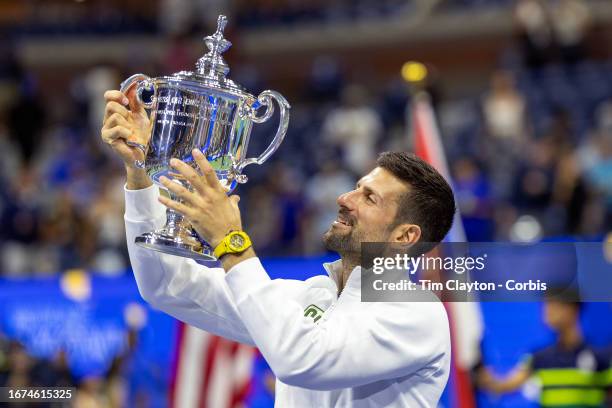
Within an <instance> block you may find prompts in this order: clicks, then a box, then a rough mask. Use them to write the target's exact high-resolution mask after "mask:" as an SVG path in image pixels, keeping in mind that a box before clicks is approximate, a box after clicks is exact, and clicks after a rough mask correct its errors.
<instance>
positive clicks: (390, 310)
mask: <svg viewBox="0 0 612 408" xmlns="http://www.w3.org/2000/svg"><path fill="white" fill-rule="evenodd" d="M158 195H159V190H158V188H157V187H149V188H147V189H143V190H126V193H125V198H126V210H125V224H126V232H127V242H128V250H129V254H130V260H131V263H132V268H133V270H134V276H135V277H136V282H137V284H138V289H139V291H140V294H141V295H142V297H143V298H144V299H145V300H146V301H147V302H149V303H150V304H151V306H153V307H155V308H157V309H160V310H163V311H164V312H166V313H168V314H170V315H172V316H174V317H176V318H177V319H180V320H182V321H184V322H186V323H188V324H190V325H193V326H195V327H199V328H201V329H203V330H206V331H208V332H210V333H214V334H217V335H219V336H223V337H226V338H228V339H231V340H236V341H239V342H242V343H247V344H251V345H256V346H257V347H258V348H259V350H260V351H261V353H262V354H263V356H264V357H265V359H266V361H267V362H268V363H269V365H270V367H271V368H272V371H273V372H274V374H275V375H276V377H277V381H276V405H275V406H276V407H281V408H294V407H295V408H310V407H313V408H323V407H376V408H378V407H410V408H414V407H428V408H430V407H435V406H437V404H438V399H439V398H440V394H441V393H442V390H443V389H444V387H445V385H446V381H447V379H448V372H449V365H450V335H449V325H448V320H447V316H446V313H445V310H444V307H443V306H442V304H441V303H439V302H403V303H402V302H398V303H391V302H378V303H362V302H361V298H360V294H361V292H360V279H361V276H360V270H359V269H356V270H354V271H353V273H352V274H351V276H350V278H349V279H348V282H347V283H346V287H345V288H344V290H343V291H342V293H341V294H340V296H338V295H337V293H338V289H337V283H336V282H337V272H338V270H339V267H340V261H338V262H334V263H332V264H326V265H325V268H326V269H327V272H328V274H329V277H327V276H316V277H313V278H310V279H308V280H306V281H298V280H289V279H275V280H271V279H270V278H269V277H268V275H267V273H266V271H265V270H264V268H263V267H262V265H261V263H260V261H259V259H258V258H252V259H248V260H246V261H244V262H241V263H240V264H238V265H236V266H235V267H234V268H232V270H230V271H229V273H227V274H226V273H225V272H224V271H223V270H222V269H221V268H207V267H205V266H202V265H200V264H197V263H196V262H194V261H192V260H189V259H185V258H180V257H176V256H171V255H165V254H161V253H159V252H155V251H151V250H147V249H143V248H140V247H138V246H136V245H135V244H134V238H135V237H136V236H138V235H139V234H141V233H143V232H146V231H151V230H153V229H156V228H159V227H160V226H162V225H163V223H164V221H165V207H164V206H163V205H161V204H160V203H158V201H157V197H158Z"/></svg>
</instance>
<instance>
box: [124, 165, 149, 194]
mask: <svg viewBox="0 0 612 408" xmlns="http://www.w3.org/2000/svg"><path fill="white" fill-rule="evenodd" d="M125 170H126V174H127V181H126V186H127V188H128V190H142V189H143V188H147V187H150V186H151V185H152V184H153V182H152V181H151V178H150V177H149V176H148V175H147V172H146V171H145V170H144V169H136V168H133V167H126V169H125Z"/></svg>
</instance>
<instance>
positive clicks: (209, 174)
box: [191, 149, 222, 189]
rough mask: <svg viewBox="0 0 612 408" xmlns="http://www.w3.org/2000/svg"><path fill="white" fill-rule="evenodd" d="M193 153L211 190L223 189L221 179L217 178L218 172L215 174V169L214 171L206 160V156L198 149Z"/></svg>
mask: <svg viewBox="0 0 612 408" xmlns="http://www.w3.org/2000/svg"><path fill="white" fill-rule="evenodd" d="M191 153H192V154H193V158H194V160H195V162H196V163H197V165H198V167H199V168H200V171H201V172H202V174H203V175H204V179H205V180H206V183H207V184H208V185H209V186H210V187H211V188H214V189H221V188H222V187H221V183H220V182H219V179H218V178H217V172H215V169H213V168H212V166H211V165H210V163H209V162H208V160H206V156H204V154H203V153H202V152H201V151H199V150H198V149H193V151H192V152H191Z"/></svg>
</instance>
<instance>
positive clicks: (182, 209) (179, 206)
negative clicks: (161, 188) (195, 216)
mask: <svg viewBox="0 0 612 408" xmlns="http://www.w3.org/2000/svg"><path fill="white" fill-rule="evenodd" d="M159 202H160V203H162V204H163V205H165V206H166V207H168V208H171V209H173V210H175V211H177V212H178V213H180V214H183V215H184V216H185V217H187V218H189V216H190V214H191V208H189V207H187V206H186V205H185V204H183V203H179V202H178V201H174V200H172V199H170V198H168V197H164V196H162V195H160V196H159Z"/></svg>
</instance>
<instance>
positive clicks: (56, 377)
mask: <svg viewBox="0 0 612 408" xmlns="http://www.w3.org/2000/svg"><path fill="white" fill-rule="evenodd" d="M137 339H138V337H137V333H136V332H135V331H131V330H130V331H128V332H127V335H126V347H125V351H124V352H121V353H119V354H118V355H116V356H115V357H114V358H113V360H112V361H111V362H110V365H109V367H108V368H107V369H106V370H105V371H104V372H101V373H90V374H88V375H86V376H84V377H81V378H77V377H76V376H75V375H74V373H73V372H72V371H71V369H70V366H69V363H68V356H67V353H66V352H65V351H63V350H59V351H58V352H57V353H56V355H55V356H54V357H53V358H51V359H44V358H38V357H36V356H34V355H32V354H30V353H29V352H28V351H27V350H26V348H25V347H24V346H23V345H22V344H21V343H19V342H18V341H15V340H9V339H7V338H5V337H3V336H2V333H1V332H0V387H11V388H13V389H23V388H26V387H59V388H65V389H68V388H70V391H68V392H67V393H66V394H65V395H66V397H64V398H66V402H65V403H62V402H58V401H55V402H48V403H43V402H36V403H27V402H15V403H5V404H4V405H3V406H6V407H13V406H15V407H49V408H58V407H75V408H119V407H126V406H130V407H146V406H151V403H150V401H149V400H148V398H149V397H150V395H147V394H145V393H142V392H139V391H138V389H137V387H135V386H134V383H133V382H131V381H130V380H131V378H132V377H133V376H132V375H131V374H130V373H132V374H133V372H132V368H133V366H134V364H133V360H134V356H133V354H134V353H133V352H134V350H135V347H136V346H137Z"/></svg>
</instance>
